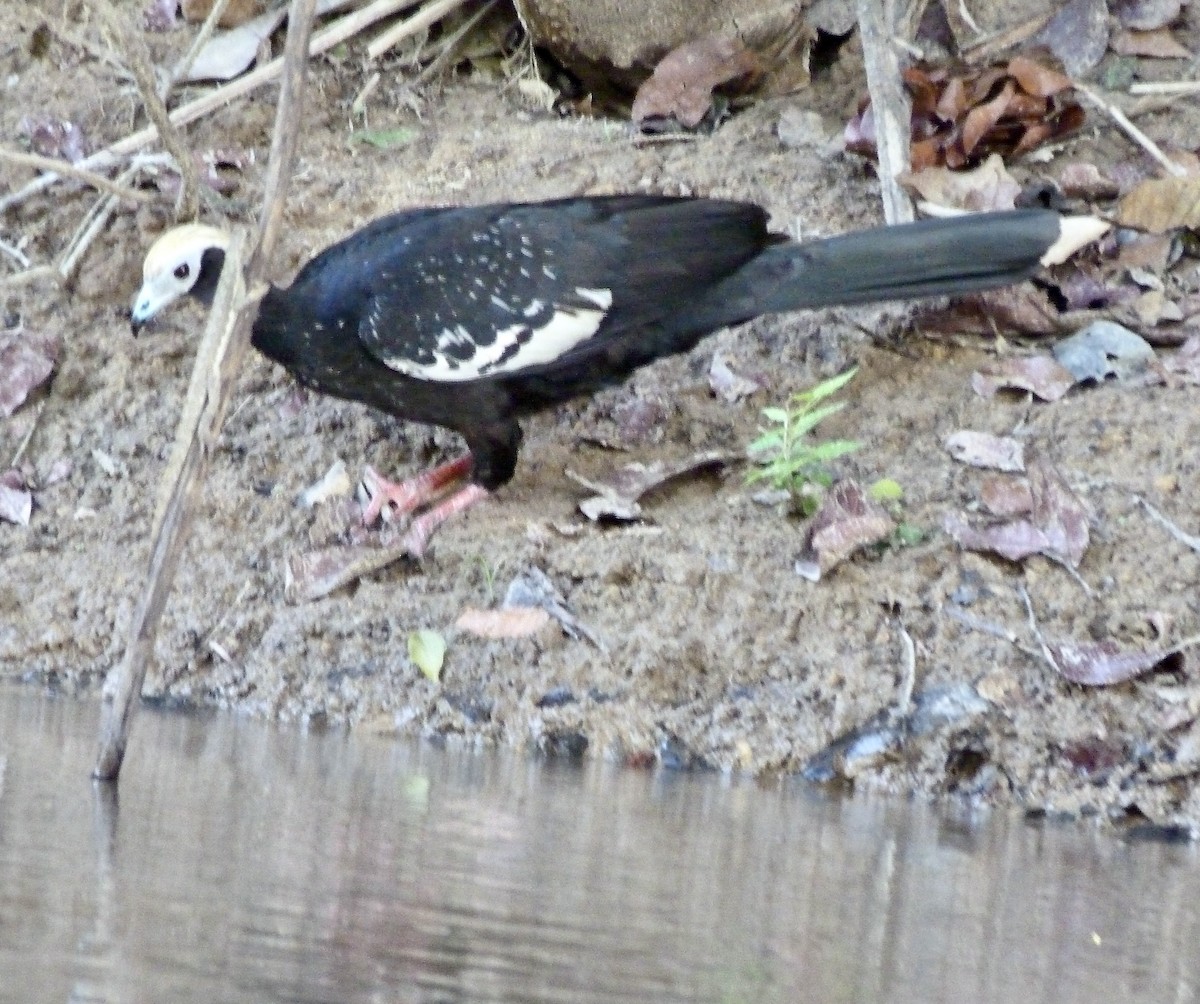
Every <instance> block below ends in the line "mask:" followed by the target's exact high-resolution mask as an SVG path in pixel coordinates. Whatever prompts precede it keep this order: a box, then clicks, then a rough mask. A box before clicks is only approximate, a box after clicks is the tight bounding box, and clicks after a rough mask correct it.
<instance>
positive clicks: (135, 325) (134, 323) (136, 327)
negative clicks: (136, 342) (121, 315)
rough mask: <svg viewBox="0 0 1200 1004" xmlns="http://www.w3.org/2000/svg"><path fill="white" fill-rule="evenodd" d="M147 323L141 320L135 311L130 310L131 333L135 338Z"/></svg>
mask: <svg viewBox="0 0 1200 1004" xmlns="http://www.w3.org/2000/svg"><path fill="white" fill-rule="evenodd" d="M145 325H146V322H145V321H139V320H138V319H137V317H135V316H134V314H133V311H130V312H129V333H130V334H131V335H133V337H134V338H137V336H138V332H139V331H141V330H142V328H143V327H145Z"/></svg>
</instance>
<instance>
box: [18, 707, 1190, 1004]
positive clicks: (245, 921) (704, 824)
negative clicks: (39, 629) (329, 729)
mask: <svg viewBox="0 0 1200 1004" xmlns="http://www.w3.org/2000/svg"><path fill="white" fill-rule="evenodd" d="M97 718H98V709H97V708H96V707H95V706H93V705H89V704H84V703H79V702H75V701H69V700H48V699H45V698H43V697H41V696H38V695H35V694H34V693H32V692H29V691H17V692H12V691H7V692H6V691H0V1001H3V1002H5V1004H7V1002H10V1001H11V1002H14V1004H15V1002H20V1004H26V1002H42V1001H47V1002H74V1001H105V1002H137V1004H141V1002H171V1004H177V1002H186V1001H204V1002H254V1004H262V1002H273V1001H288V1002H309V1001H314V1002H316V1001H319V1002H331V1004H332V1002H339V1004H341V1002H358V1001H364V1002H398V1004H406V1002H428V1004H432V1002H458V1001H464V1002H466V1001H636V1002H659V1001H665V1002H672V1001H687V1002H721V1004H735V1002H742V1001H745V1002H755V1004H763V1002H774V1001H778V1002H804V1001H813V1002H822V1004H825V1002H836V1001H912V1002H921V1004H932V1002H938V1001H953V1002H956V1004H957V1002H963V1001H970V1002H989V1001H1013V1000H1019V1001H1021V1002H1022V1004H1033V1002H1040V1001H1046V1002H1054V1004H1064V1002H1071V1001H1080V1002H1087V1004H1094V1002H1096V1001H1105V1000H1119V1001H1155V1002H1165V1001H1178V1002H1185V1001H1186V1002H1190V1001H1194V1000H1196V999H1197V998H1198V997H1200V950H1198V949H1197V945H1200V867H1198V865H1200V860H1198V853H1197V851H1196V849H1194V848H1192V847H1189V846H1183V845H1168V844H1157V843H1132V844H1130V843H1126V842H1123V841H1120V840H1118V839H1117V838H1115V837H1113V836H1112V835H1106V834H1104V833H1100V832H1097V831H1095V830H1093V829H1089V828H1087V827H1084V826H1073V825H1061V826H1043V827H1036V826H1032V825H1030V824H1028V823H1025V822H1023V821H1022V820H1020V819H1019V818H1018V817H1015V816H1010V815H1008V814H992V815H987V816H984V817H982V818H981V819H977V820H971V819H966V818H962V817H961V815H960V818H958V819H954V818H948V817H947V816H946V815H945V814H944V812H943V813H942V814H939V813H937V812H935V811H933V810H930V809H928V808H925V807H922V806H918V805H910V804H901V803H896V802H888V801H882V800H862V799H838V798H833V797H829V796H824V795H821V794H819V793H816V792H814V791H813V790H812V789H809V788H807V787H806V786H804V785H802V784H798V783H797V784H791V783H789V784H784V785H782V786H779V785H772V786H770V787H766V788H763V787H759V786H756V785H755V784H753V783H750V782H730V781H728V780H723V779H721V778H719V777H715V776H711V775H686V774H662V773H646V772H634V771H622V770H618V769H616V768H612V767H609V766H606V765H604V764H588V765H585V766H583V767H581V768H570V767H564V766H556V765H552V764H546V763H544V762H538V761H531V760H528V759H525V758H523V757H517V756H511V755H504V754H497V753H495V752H484V753H471V752H465V751H445V750H439V749H436V748H433V747H431V746H430V745H428V744H411V743H408V742H404V741H397V740H394V739H390V738H383V737H371V736H346V735H342V734H325V735H316V734H310V733H304V732H301V731H295V730H287V729H279V728H274V727H271V726H268V725H264V724H262V723H258V722H248V721H242V720H239V719H237V718H234V717H229V716H206V717H202V718H194V717H183V716H178V715H166V714H157V713H145V712H144V713H142V714H141V715H140V716H139V718H138V720H137V723H136V730H135V736H134V742H133V744H132V746H131V751H130V757H129V760H128V762H127V764H126V767H125V772H124V774H123V776H122V779H121V784H120V789H119V794H118V795H117V796H115V797H112V796H110V795H109V794H107V793H106V792H105V790H104V789H97V788H94V787H93V785H92V783H91V782H90V780H89V779H88V776H87V775H88V770H89V768H90V765H91V758H92V755H93V751H94V741H95V734H96V722H97Z"/></svg>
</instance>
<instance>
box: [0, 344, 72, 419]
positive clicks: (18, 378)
mask: <svg viewBox="0 0 1200 1004" xmlns="http://www.w3.org/2000/svg"><path fill="white" fill-rule="evenodd" d="M59 349H60V344H59V340H58V339H57V338H56V337H55V336H54V335H38V334H33V333H32V332H29V331H24V330H18V331H13V332H0V416H6V415H11V414H12V413H13V412H14V411H16V410H17V408H19V407H20V406H21V404H22V402H24V400H25V399H26V398H27V397H28V396H29V394H30V392H31V391H33V390H34V389H35V388H37V387H39V386H41V385H42V384H43V383H44V382H45V381H46V380H48V379H49V377H50V374H51V373H53V372H54V364H55V363H56V362H57V361H58V353H59Z"/></svg>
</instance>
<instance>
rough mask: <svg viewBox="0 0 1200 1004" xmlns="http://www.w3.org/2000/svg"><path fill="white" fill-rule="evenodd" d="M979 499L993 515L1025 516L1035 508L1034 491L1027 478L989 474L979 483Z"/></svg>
mask: <svg viewBox="0 0 1200 1004" xmlns="http://www.w3.org/2000/svg"><path fill="white" fill-rule="evenodd" d="M979 501H980V502H982V503H983V505H984V508H986V509H987V511H988V512H990V513H991V514H992V515H993V516H1024V515H1025V514H1026V513H1027V512H1030V511H1031V510H1032V509H1033V493H1032V492H1031V491H1030V490H1029V482H1028V481H1027V480H1026V479H1025V478H1006V477H1004V476H1003V475H1000V474H989V475H988V476H987V477H986V478H984V479H983V481H982V483H981V484H980V485H979Z"/></svg>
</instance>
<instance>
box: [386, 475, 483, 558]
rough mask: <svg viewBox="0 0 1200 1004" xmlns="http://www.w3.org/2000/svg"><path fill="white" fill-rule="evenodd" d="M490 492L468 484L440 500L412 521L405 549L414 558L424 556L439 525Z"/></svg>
mask: <svg viewBox="0 0 1200 1004" xmlns="http://www.w3.org/2000/svg"><path fill="white" fill-rule="evenodd" d="M489 494H490V493H489V492H488V490H487V489H486V488H483V487H481V486H480V485H467V486H466V487H465V488H462V489H460V490H459V491H457V492H455V493H454V494H453V495H451V496H450V497H449V498H448V499H446V500H444V501H442V502H439V503H438V504H437V505H435V506H434V507H433V508H432V509H430V510H429V511H428V512H426V513H422V514H421V515H420V516H418V517H417V518H416V519H414V520H413V521H412V525H411V526H409V528H408V533H406V534H405V535H404V547H405V550H407V551H408V553H409V554H411V555H412V556H413V557H414V558H420V557H422V556H423V555H424V554H425V548H426V547H427V546H428V544H429V539H430V538H431V537H432V536H433V532H434V531H435V530H436V529H437V528H438V527H439V526H441V525H442V524H443V523H445V522H446V520H448V519H449V518H450V517H451V516H454V515H455V514H457V513H460V512H462V511H463V510H464V509H469V508H470V507H471V506H473V505H475V504H476V503H477V502H482V501H483V500H484V499H485V498H487V497H488V495H489Z"/></svg>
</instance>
